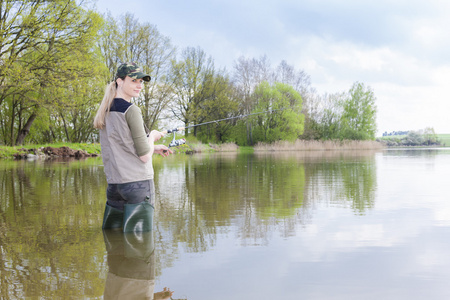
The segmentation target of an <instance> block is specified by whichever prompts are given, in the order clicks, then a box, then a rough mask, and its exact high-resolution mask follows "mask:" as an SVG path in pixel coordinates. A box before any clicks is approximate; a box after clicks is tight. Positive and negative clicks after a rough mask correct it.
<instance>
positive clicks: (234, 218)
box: [155, 151, 377, 252]
mask: <svg viewBox="0 0 450 300" xmlns="http://www.w3.org/2000/svg"><path fill="white" fill-rule="evenodd" d="M375 153H376V152H375V151H340V152H339V151H334V152H331V151H313V152H306V151H303V152H283V153H263V154H261V153H257V154H251V155H239V154H236V153H232V154H230V153H226V154H214V155H208V156H204V155H202V156H193V157H189V158H188V159H185V160H183V159H177V160H176V161H171V160H167V161H166V162H165V163H164V165H155V170H156V172H155V174H156V175H155V182H156V186H157V187H158V188H157V194H158V199H159V201H158V203H157V205H159V207H158V208H157V211H158V218H159V222H157V225H156V226H159V230H168V231H170V232H173V233H174V235H173V236H174V239H176V241H177V242H185V243H186V245H187V247H188V248H190V249H191V250H192V251H195V252H199V251H206V250H208V249H210V248H211V247H213V246H214V245H216V238H217V234H219V233H221V232H222V229H223V230H225V229H226V227H227V226H229V225H230V224H232V225H233V226H234V227H235V230H236V232H237V237H238V240H239V241H240V242H241V244H242V245H266V244H267V243H268V242H269V240H270V237H271V235H272V234H273V233H274V232H279V233H280V234H281V236H283V237H289V236H295V235H296V231H297V225H298V224H303V225H306V224H309V223H310V222H311V218H312V213H313V209H314V208H315V207H316V206H317V205H318V204H319V203H320V204H321V205H329V206H332V207H350V208H351V209H352V210H353V211H354V213H355V214H357V215H364V214H365V212H366V211H367V210H369V209H371V208H372V207H373V205H374V197H375V191H376V185H377V184H376V165H375V156H374V154H375ZM168 219H170V222H168V223H166V222H164V221H165V220H168ZM173 242H175V241H173Z"/></svg>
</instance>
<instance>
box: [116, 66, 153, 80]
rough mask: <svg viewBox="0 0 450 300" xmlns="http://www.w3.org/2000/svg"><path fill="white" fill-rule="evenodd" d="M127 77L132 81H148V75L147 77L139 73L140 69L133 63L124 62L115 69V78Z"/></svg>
mask: <svg viewBox="0 0 450 300" xmlns="http://www.w3.org/2000/svg"><path fill="white" fill-rule="evenodd" d="M125 76H129V77H131V78H133V79H141V78H142V79H143V80H144V81H150V79H151V77H150V75H147V74H145V73H143V72H142V71H141V69H140V68H139V67H138V66H137V64H136V63H134V62H126V63H123V64H121V65H120V66H119V67H118V68H117V73H116V78H120V77H125Z"/></svg>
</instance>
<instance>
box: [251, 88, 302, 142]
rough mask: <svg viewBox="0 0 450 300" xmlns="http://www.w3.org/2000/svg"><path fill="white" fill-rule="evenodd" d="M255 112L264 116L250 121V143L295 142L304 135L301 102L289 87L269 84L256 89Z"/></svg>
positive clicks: (254, 117) (256, 116)
mask: <svg viewBox="0 0 450 300" xmlns="http://www.w3.org/2000/svg"><path fill="white" fill-rule="evenodd" d="M253 97H254V98H255V99H256V102H257V103H258V105H257V106H256V111H255V112H254V113H257V112H266V111H271V112H269V113H261V114H258V115H254V116H252V117H251V118H250V120H251V121H252V123H253V141H254V142H255V143H256V142H269V143H270V142H274V141H278V140H287V141H294V140H295V139H297V138H298V136H299V135H301V134H302V132H303V121H304V119H303V115H302V114H301V113H300V111H301V107H302V106H301V105H302V98H301V96H300V94H299V93H298V92H296V91H295V90H294V89H293V88H292V87H290V86H288V85H286V84H283V83H275V84H274V85H273V86H270V85H269V83H268V82H263V83H261V84H260V85H258V86H257V87H256V89H255V91H254V93H253Z"/></svg>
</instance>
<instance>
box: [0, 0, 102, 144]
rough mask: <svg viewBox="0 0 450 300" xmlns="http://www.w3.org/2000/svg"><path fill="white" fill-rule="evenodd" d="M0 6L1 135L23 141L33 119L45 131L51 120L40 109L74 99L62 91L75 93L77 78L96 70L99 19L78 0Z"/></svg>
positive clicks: (5, 139)
mask: <svg viewBox="0 0 450 300" xmlns="http://www.w3.org/2000/svg"><path fill="white" fill-rule="evenodd" d="M1 11H2V12H3V14H2V18H1V26H0V28H1V32H0V36H1V39H0V49H1V50H0V51H1V52H0V61H1V63H2V68H1V71H0V86H1V91H0V113H1V117H3V116H6V115H7V116H8V120H7V123H6V122H5V123H4V125H5V127H4V129H5V131H3V132H2V139H3V142H4V143H6V144H9V145H14V144H23V143H24V142H25V139H26V138H27V136H28V134H29V132H30V129H31V127H32V125H33V123H34V122H35V121H36V120H38V119H39V118H41V117H42V118H41V119H39V121H38V122H39V123H40V125H41V126H40V127H41V128H43V129H44V130H45V129H50V126H51V125H52V124H53V120H52V119H47V120H46V119H45V116H46V112H44V113H43V112H42V110H44V111H45V110H48V111H53V110H55V111H57V110H58V107H64V108H65V107H66V105H67V104H68V103H72V102H71V101H73V99H72V98H67V97H64V93H66V92H67V91H72V93H73V94H79V91H78V90H77V89H76V88H77V86H78V84H80V79H82V78H83V79H87V78H91V80H92V78H95V77H96V76H97V74H98V73H99V72H98V70H96V67H95V66H98V64H96V63H95V62H94V61H95V47H94V44H93V42H94V41H95V38H96V34H97V30H98V28H99V26H100V24H101V18H100V16H99V15H98V14H97V13H95V12H93V11H90V10H87V9H85V8H83V6H80V5H78V3H77V2H76V1H61V0H60V1H32V2H29V3H28V2H21V1H2V2H1ZM93 82H95V79H94V80H93ZM55 116H56V114H55ZM57 118H58V119H59V117H57ZM58 121H59V120H58ZM66 123H67V122H66ZM70 125H72V126H73V125H75V126H76V124H70ZM66 126H69V125H68V124H66ZM38 134H42V133H41V132H40V133H38ZM39 138H40V136H38V135H37V136H35V137H34V139H39Z"/></svg>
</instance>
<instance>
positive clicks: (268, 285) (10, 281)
mask: <svg viewBox="0 0 450 300" xmlns="http://www.w3.org/2000/svg"><path fill="white" fill-rule="evenodd" d="M449 166H450V151H449V150H442V149H441V150H434V149H428V150H425V151H420V150H414V149H405V150H386V151H383V152H373V151H372V152H371V151H342V152H336V151H322V152H321V151H315V152H291V153H288V152H283V153H264V154H260V153H257V154H250V155H241V154H236V153H225V154H224V153H221V154H202V155H193V156H184V155H183V156H182V155H180V156H173V157H169V158H167V159H159V160H158V159H155V182H156V186H157V191H156V193H157V203H156V210H155V221H154V224H155V230H154V231H153V234H154V237H153V238H155V243H153V240H152V239H149V238H148V237H145V236H136V235H130V236H124V235H123V233H120V234H119V235H114V232H110V234H111V236H110V235H109V234H108V233H105V234H104V233H103V231H102V230H101V228H100V227H101V220H102V216H103V210H104V203H105V188H106V182H105V180H104V175H103V169H102V165H101V159H88V160H85V161H72V162H40V161H35V162H14V161H0V262H1V264H0V280H1V294H0V298H1V299H27V298H29V299H55V298H56V299H58V298H61V299H62V298H69V299H86V298H89V299H100V298H102V297H103V296H104V297H105V298H106V297H108V293H110V294H120V293H121V292H122V291H123V289H127V288H128V287H129V286H131V285H136V284H137V285H139V286H141V287H143V288H142V289H140V290H139V291H140V292H145V293H147V295H148V296H153V297H155V298H156V297H167V295H166V294H164V292H165V291H164V290H163V287H164V286H160V285H159V282H162V283H165V284H167V285H169V286H176V289H177V291H183V293H186V295H189V297H190V298H192V299H267V298H269V297H270V299H278V298H286V299H299V298H302V299H319V298H321V299H330V298H333V299H355V297H353V298H352V296H355V295H359V296H361V297H360V298H364V299H377V300H378V299H402V300H403V299H409V300H410V299H423V297H422V298H420V296H423V295H420V296H416V295H419V294H418V293H417V292H418V291H419V290H420V289H421V288H422V289H423V290H424V291H427V292H429V293H433V295H434V296H436V295H438V294H440V295H441V296H443V297H434V298H433V297H428V298H429V299H446V298H448V297H445V296H448V292H446V291H448V288H447V287H446V284H447V282H448V279H449V278H450V273H449V271H448V270H450V268H449V266H450V260H449V259H448V255H447V252H448V251H446V249H448V242H446V241H447V239H446V237H448V236H449V234H450V202H449V201H448V191H447V189H446V187H447V185H448V178H449V177H450V173H449V170H450V167H449ZM149 241H150V242H149ZM152 243H153V244H152ZM136 244H137V245H140V247H138V246H136ZM142 245H144V246H146V247H142ZM153 248H154V251H153ZM368 270H370V271H368ZM237 279H239V280H237ZM390 283H394V285H396V284H397V283H398V286H400V288H397V287H394V286H393V285H389V284H390ZM441 283H442V284H441ZM203 284H207V285H208V291H207V292H208V294H205V289H204V287H203ZM152 289H153V291H152ZM154 290H156V291H159V292H160V294H158V293H154ZM211 293H212V294H211ZM385 293H392V294H391V295H393V296H392V297H391V298H389V297H384V296H386V294H385ZM371 295H373V296H372V298H371ZM396 296H399V297H396Z"/></svg>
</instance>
